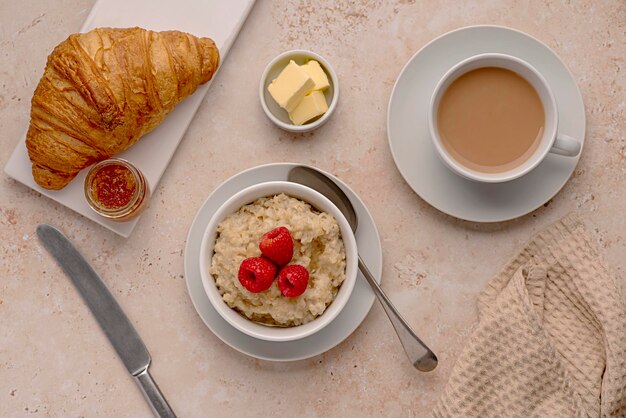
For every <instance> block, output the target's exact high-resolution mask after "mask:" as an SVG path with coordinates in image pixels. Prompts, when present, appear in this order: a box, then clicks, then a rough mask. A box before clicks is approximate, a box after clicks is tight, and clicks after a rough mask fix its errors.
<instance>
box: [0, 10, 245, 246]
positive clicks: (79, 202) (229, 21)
mask: <svg viewBox="0 0 626 418" xmlns="http://www.w3.org/2000/svg"><path fill="white" fill-rule="evenodd" d="M254 1H255V0H229V1H222V0H176V1H155V0H132V1H129V0H98V1H97V2H96V4H95V5H94V6H93V9H91V12H90V13H89V16H87V19H86V20H85V23H84V24H83V27H82V28H81V30H80V31H81V32H87V31H89V30H91V29H93V28H96V27H103V26H109V27H118V28H123V27H133V26H140V27H142V28H146V29H151V30H156V31H161V30H169V29H176V30H181V31H184V32H188V33H191V34H193V35H196V36H201V37H202V36H208V37H210V38H212V39H213V40H214V41H215V43H216V44H217V47H218V48H219V50H220V60H221V62H222V63H224V60H225V58H226V55H227V54H228V51H229V49H230V47H231V46H232V44H233V42H234V41H235V38H236V37H237V34H238V33H239V31H240V29H241V27H242V25H243V23H244V21H245V20H246V17H247V16H248V13H249V12H250V10H251V9H252V6H253V5H254ZM218 73H219V71H218ZM218 76H219V75H218V74H216V75H215V76H213V80H215V78H216V77H218ZM211 82H212V81H211ZM211 82H209V83H207V84H205V85H203V86H201V87H200V88H199V89H198V90H197V91H196V92H195V93H194V94H193V95H191V96H190V97H188V98H187V99H185V100H184V101H183V102H182V103H180V104H179V105H178V106H176V108H175V109H174V110H173V111H172V113H170V114H169V115H168V116H167V117H166V118H165V120H164V121H163V122H162V123H161V124H160V125H159V126H158V127H157V128H156V129H155V130H154V131H152V132H150V133H149V134H147V135H146V136H145V137H144V138H142V139H141V140H140V141H138V142H137V143H136V144H135V145H134V146H133V147H131V148H130V149H128V150H126V151H124V152H123V153H121V154H119V156H120V157H122V158H125V159H127V160H129V161H131V162H133V163H134V164H135V165H137V167H139V169H140V170H141V171H142V172H143V173H144V175H145V176H146V178H147V179H148V183H149V185H150V187H151V188H152V190H154V189H155V188H156V186H157V184H158V183H159V180H160V179H161V176H162V175H163V172H164V171H165V168H166V167H167V165H168V164H169V161H170V159H171V158H172V155H174V151H175V150H176V147H177V146H178V144H179V143H180V140H181V139H182V137H183V135H184V134H185V131H186V130H187V127H188V126H189V123H190V122H191V119H192V118H193V116H194V114H195V113H196V110H197V109H198V107H199V106H200V103H201V102H202V99H203V97H204V95H205V94H206V92H207V90H208V88H209V86H210V84H211ZM26 129H27V127H24V131H26ZM25 139H26V134H24V136H23V137H22V139H21V140H20V142H19V143H18V145H17V147H16V148H15V151H13V154H12V155H11V158H9V161H8V163H7V164H6V166H5V168H4V171H5V172H6V174H8V175H9V176H10V177H13V178H14V179H15V180H17V181H19V182H20V183H23V184H25V185H26V186H28V187H30V188H32V189H33V190H36V191H38V192H39V193H41V194H43V195H45V196H48V197H49V198H51V199H54V200H56V201H57V202H59V203H61V204H63V205H65V206H67V207H68V208H70V209H72V210H74V211H76V212H78V213H80V214H81V215H83V216H85V217H87V218H89V219H91V220H93V221H94V222H97V223H99V224H100V225H102V226H104V227H106V228H108V229H110V230H111V231H113V232H116V233H117V234H119V235H121V236H123V237H128V236H129V235H130V234H131V232H132V231H133V229H134V228H135V225H136V224H137V221H138V220H139V218H135V219H133V220H131V221H128V222H121V223H117V222H111V221H108V220H106V219H104V218H102V217H100V216H99V215H98V214H96V213H95V212H93V211H92V210H91V208H90V207H89V206H88V205H87V202H86V200H85V198H84V195H83V181H84V178H85V174H86V170H83V171H82V172H81V173H80V174H79V175H78V176H77V177H76V178H75V179H74V180H73V181H72V182H71V183H70V184H69V185H67V186H66V187H65V188H64V189H62V190H58V191H54V190H46V189H43V188H41V187H39V186H38V185H37V183H35V180H34V179H33V177H32V174H31V163H30V159H29V158H28V152H27V150H26V143H25Z"/></svg>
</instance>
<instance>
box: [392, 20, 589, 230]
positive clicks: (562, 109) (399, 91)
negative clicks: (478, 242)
mask: <svg viewBox="0 0 626 418" xmlns="http://www.w3.org/2000/svg"><path fill="white" fill-rule="evenodd" d="M490 52H495V53H502V54H508V55H513V56H515V57H518V58H521V59H523V60H525V61H527V62H528V63H529V64H531V65H532V66H533V67H535V68H536V69H537V70H538V71H539V72H540V73H541V74H542V75H543V76H544V78H545V79H546V80H547V82H548V84H549V85H550V87H551V88H552V91H553V93H554V96H555V99H556V103H557V107H558V112H559V128H558V132H559V133H560V134H565V135H568V136H571V137H573V138H575V139H577V140H579V141H580V142H581V144H584V140H585V108H584V105H583V100H582V96H581V95H580V91H579V90H578V86H577V85H576V82H575V81H574V78H573V77H572V75H571V74H570V72H569V71H568V69H567V67H565V64H563V62H562V61H561V60H560V59H559V57H558V56H557V55H556V54H555V53H554V52H553V51H552V50H551V49H550V48H548V47H547V46H546V45H544V44H543V43H541V42H540V41H538V40H537V39H535V38H533V37H531V36H529V35H527V34H525V33H523V32H520V31H517V30H514V29H510V28H505V27H501V26H470V27H466V28H461V29H457V30H455V31H452V32H449V33H446V34H444V35H442V36H440V37H438V38H436V39H435V40H433V41H431V42H430V43H429V44H427V45H426V46H424V47H423V48H422V49H421V50H420V51H418V52H417V53H416V54H415V55H414V56H413V57H412V58H411V59H410V60H409V62H408V63H407V64H406V66H405V67H404V69H403V70H402V72H401V73H400V76H399V77H398V80H397V81H396V84H395V86H394V88H393V92H392V94H391V99H390V101H389V109H388V113H387V134H388V137H389V146H390V148H391V153H392V154H393V158H394V161H395V163H396V166H397V167H398V170H400V173H401V174H402V176H403V177H404V179H405V180H406V182H407V183H408V184H409V186H410V187H411V188H412V189H413V190H414V191H415V193H417V194H418V195H419V196H420V197H421V198H422V199H424V200H425V201H426V202H428V203H429V204H431V205H432V206H434V207H435V208H437V209H439V210H440V211H442V212H444V213H447V214H448V215H450V216H454V217H456V218H460V219H465V220H468V221H474V222H500V221H507V220H510V219H514V218H517V217H519V216H522V215H525V214H527V213H529V212H532V211H533V210H535V209H537V208H538V207H540V206H541V205H543V204H544V203H546V202H547V201H548V200H550V199H551V198H552V197H554V195H556V194H557V193H558V192H559V190H561V188H562V187H563V186H564V185H565V183H566V182H567V180H568V179H569V178H570V176H571V175H572V173H573V172H574V169H575V168H576V164H577V163H578V160H579V158H580V154H579V156H578V157H563V156H559V155H554V154H549V155H548V156H547V157H546V159H545V160H544V161H543V162H542V163H541V164H540V165H539V166H538V167H537V168H535V169H534V170H533V171H532V172H530V173H529V174H527V175H525V176H523V177H520V178H518V179H516V180H513V181H510V182H507V183H499V184H485V183H477V182H473V181H470V180H467V179H464V178H462V177H460V176H458V175H456V174H455V173H453V172H452V171H451V170H450V169H448V168H447V167H446V166H445V164H444V163H443V162H442V161H441V159H440V158H439V156H438V155H437V151H436V150H435V146H434V145H433V144H432V141H431V138H430V134H429V131H428V121H427V116H428V106H429V104H430V98H431V95H432V93H433V91H434V89H435V86H436V85H437V82H438V81H439V79H440V78H441V77H442V76H443V75H444V74H445V73H446V71H448V70H449V69H450V68H452V67H453V66H454V65H455V64H457V63H458V62H460V61H462V60H464V59H466V58H469V57H471V56H473V55H478V54H483V53H490Z"/></svg>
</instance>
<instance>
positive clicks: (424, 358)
mask: <svg viewBox="0 0 626 418" xmlns="http://www.w3.org/2000/svg"><path fill="white" fill-rule="evenodd" d="M359 270H361V273H363V276H365V279H366V280H367V281H368V283H369V284H370V286H371V287H372V290H374V293H375V294H376V297H377V298H378V301H379V302H380V303H381V304H382V305H383V308H384V309H385V312H386V313H387V316H388V317H389V320H391V324H392V325H393V328H394V329H395V330H396V334H398V338H400V342H401V343H402V347H403V348H404V351H405V352H406V355H407V356H408V357H409V360H411V363H413V367H415V368H416V369H418V370H420V371H423V372H429V371H431V370H433V369H434V368H435V367H437V356H436V355H435V353H433V352H432V351H431V349H430V348H428V347H427V346H426V344H424V343H423V342H422V340H420V339H419V337H418V336H417V335H415V332H413V330H412V329H411V327H410V326H409V324H408V323H407V322H406V321H405V320H404V318H402V315H400V313H399V312H398V310H397V309H396V307H395V306H393V304H392V303H391V301H390V300H389V298H388V297H387V295H386V294H385V292H384V291H383V289H382V288H381V287H380V285H379V284H378V282H377V281H376V280H375V279H374V276H372V273H370V271H369V269H368V268H367V266H366V265H365V263H364V262H363V259H362V258H361V256H360V255H359Z"/></svg>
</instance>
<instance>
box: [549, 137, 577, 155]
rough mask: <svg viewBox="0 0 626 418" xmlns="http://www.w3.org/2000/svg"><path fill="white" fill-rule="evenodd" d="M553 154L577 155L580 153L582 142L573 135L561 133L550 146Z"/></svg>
mask: <svg viewBox="0 0 626 418" xmlns="http://www.w3.org/2000/svg"><path fill="white" fill-rule="evenodd" d="M550 152H551V153H552V154H558V155H564V156H566V157H576V156H578V154H580V142H579V141H577V140H576V139H574V138H572V137H571V136H567V135H563V134H559V135H557V137H556V139H555V140H554V144H552V148H550Z"/></svg>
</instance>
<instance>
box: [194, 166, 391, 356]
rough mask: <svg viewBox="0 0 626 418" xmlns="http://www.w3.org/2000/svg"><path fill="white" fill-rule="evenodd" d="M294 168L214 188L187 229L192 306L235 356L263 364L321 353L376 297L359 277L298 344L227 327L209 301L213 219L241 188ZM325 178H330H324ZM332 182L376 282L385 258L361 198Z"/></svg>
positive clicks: (253, 172) (266, 170)
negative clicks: (205, 262) (203, 264)
mask: <svg viewBox="0 0 626 418" xmlns="http://www.w3.org/2000/svg"><path fill="white" fill-rule="evenodd" d="M295 165H297V164H291V163H278V164H269V165H262V166H258V167H254V168H251V169H249V170H246V171H243V172H241V173H239V174H237V175H235V176H233V177H231V178H230V179H228V180H226V181H225V182H224V183H222V184H221V185H220V186H218V187H217V188H216V189H215V190H214V191H213V193H211V195H210V196H209V197H208V198H207V200H206V201H205V202H204V204H203V205H202V207H201V208H200V210H199V211H198V214H197V215H196V218H195V219H194V220H193V223H192V224H191V228H190V229H189V235H188V236H187V245H186V246H185V278H186V281H187V289H188V290H189V296H190V297H191V301H192V302H193V305H194V306H195V308H196V311H198V315H200V318H202V320H203V321H204V323H205V324H206V326H207V327H209V329H210V330H211V331H213V333H214V334H215V335H216V336H217V337H218V338H220V339H221V340H222V341H223V342H224V343H226V344H228V345H229V346H231V347H232V348H234V349H235V350H237V351H240V352H242V353H244V354H247V355H249V356H252V357H256V358H259V359H262V360H273V361H293V360H302V359H306V358H309V357H313V356H316V355H318V354H322V353H324V352H325V351H328V350H330V349H331V348H333V347H335V346H336V345H337V344H339V343H341V342H342V341H343V340H345V339H346V338H348V336H349V335H350V334H352V332H353V331H354V330H355V329H356V328H357V327H358V326H359V325H360V324H361V322H362V321H363V319H365V316H366V315H367V313H368V312H369V310H370V309H371V307H372V304H373V303H374V292H372V290H371V289H370V287H369V285H368V284H367V282H366V281H365V278H364V277H361V273H359V274H358V275H359V277H358V278H357V281H356V284H355V285H354V290H353V292H352V296H350V299H349V300H348V303H347V304H346V306H345V307H344V309H343V311H342V312H341V313H340V314H339V316H337V318H335V320H334V321H333V322H332V323H330V324H329V325H327V326H326V327H325V328H324V329H322V330H321V331H320V332H318V333H316V334H314V335H312V336H310V337H307V338H304V339H301V340H298V341H287V342H270V341H261V340H257V339H255V338H253V337H251V336H248V335H246V334H243V333H242V332H240V331H238V330H236V329H235V328H233V327H232V326H230V325H229V324H228V323H227V322H226V321H224V319H222V317H221V316H220V315H219V314H218V313H217V311H216V310H215V309H214V308H213V305H211V302H209V298H208V297H207V295H206V293H205V292H204V288H203V287H202V279H201V277H200V263H199V256H200V242H201V240H202V234H203V233H204V230H205V229H206V226H207V224H208V223H209V220H210V219H211V216H213V213H214V212H215V211H216V210H217V208H218V207H219V206H220V205H221V204H222V203H224V202H225V201H226V200H227V199H228V198H229V197H231V196H232V195H233V194H235V193H237V192H238V191H240V190H241V189H243V188H245V187H248V186H252V185H254V184H257V183H261V182H264V181H274V180H287V173H288V172H289V170H290V169H291V168H292V167H294V166H295ZM325 174H327V175H329V174H328V173H325ZM330 177H332V178H333V179H334V180H335V181H336V182H337V184H338V185H339V187H340V188H341V189H342V190H343V191H344V192H345V193H346V194H347V195H348V197H349V198H350V200H351V201H352V204H353V205H354V209H355V210H356V213H357V215H358V218H359V228H358V229H357V232H356V241H357V245H358V247H359V254H360V255H361V257H362V258H363V260H365V263H366V264H367V265H368V267H369V268H370V270H371V271H372V273H373V274H374V277H376V278H377V280H378V282H380V278H381V277H382V268H383V253H382V248H381V245H380V238H379V236H378V230H377V229H376V225H375V224H374V220H373V219H372V216H371V215H370V213H369V211H368V210H367V208H366V207H365V205H364V204H363V202H362V201H361V199H359V197H358V196H357V195H356V194H355V193H354V192H353V191H352V190H351V189H350V188H349V187H348V186H346V185H345V184H344V183H343V182H342V181H341V180H338V179H337V178H335V177H333V176H330Z"/></svg>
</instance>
